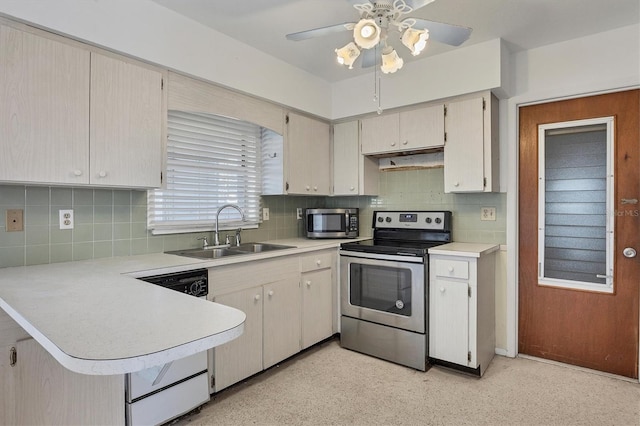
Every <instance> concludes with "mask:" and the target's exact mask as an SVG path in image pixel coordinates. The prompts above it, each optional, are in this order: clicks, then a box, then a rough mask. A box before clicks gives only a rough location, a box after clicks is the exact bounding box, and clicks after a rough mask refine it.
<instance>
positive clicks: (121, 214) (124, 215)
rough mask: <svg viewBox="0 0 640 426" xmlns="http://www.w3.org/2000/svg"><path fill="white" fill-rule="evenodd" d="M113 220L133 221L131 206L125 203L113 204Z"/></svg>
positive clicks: (115, 221)
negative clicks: (124, 204)
mask: <svg viewBox="0 0 640 426" xmlns="http://www.w3.org/2000/svg"><path fill="white" fill-rule="evenodd" d="M113 222H114V223H129V222H131V207H130V206H123V205H114V206H113Z"/></svg>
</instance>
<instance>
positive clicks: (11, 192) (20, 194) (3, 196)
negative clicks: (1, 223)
mask: <svg viewBox="0 0 640 426" xmlns="http://www.w3.org/2000/svg"><path fill="white" fill-rule="evenodd" d="M0 205H2V206H9V207H11V208H22V207H24V205H25V187H24V186H13V185H0Z"/></svg>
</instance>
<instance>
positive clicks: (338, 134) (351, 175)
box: [333, 120, 379, 195]
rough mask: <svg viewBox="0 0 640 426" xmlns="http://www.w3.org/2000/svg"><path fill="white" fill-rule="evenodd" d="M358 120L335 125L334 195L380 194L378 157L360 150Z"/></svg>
mask: <svg viewBox="0 0 640 426" xmlns="http://www.w3.org/2000/svg"><path fill="white" fill-rule="evenodd" d="M359 128H360V126H359V122H358V121H357V120H356V121H349V122H346V123H338V124H335V125H334V126H333V195H377V194H378V174H379V168H378V160H377V159H376V158H372V157H366V156H364V155H361V154H360V138H359Z"/></svg>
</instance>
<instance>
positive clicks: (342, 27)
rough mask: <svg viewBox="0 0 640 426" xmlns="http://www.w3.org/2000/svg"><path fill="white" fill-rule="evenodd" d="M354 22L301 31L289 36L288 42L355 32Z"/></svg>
mask: <svg viewBox="0 0 640 426" xmlns="http://www.w3.org/2000/svg"><path fill="white" fill-rule="evenodd" d="M353 25H354V24H353V22H343V23H342V24H336V25H329V26H328V27H321V28H314V29H312V30H306V31H300V32H297V33H291V34H287V36H286V37H287V40H293V41H300V40H308V39H310V38H314V37H322V36H325V35H328V34H333V33H339V32H340V31H348V30H353Z"/></svg>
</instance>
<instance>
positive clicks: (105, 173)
mask: <svg viewBox="0 0 640 426" xmlns="http://www.w3.org/2000/svg"><path fill="white" fill-rule="evenodd" d="M98 177H101V178H103V177H107V172H105V171H104V170H100V172H98Z"/></svg>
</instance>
